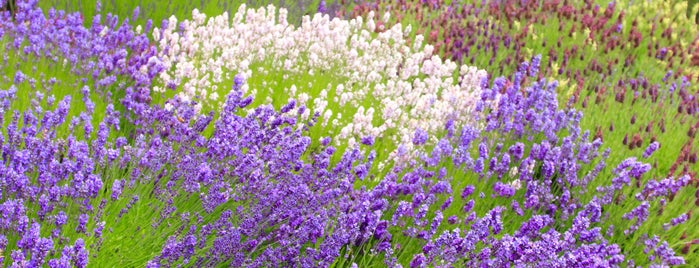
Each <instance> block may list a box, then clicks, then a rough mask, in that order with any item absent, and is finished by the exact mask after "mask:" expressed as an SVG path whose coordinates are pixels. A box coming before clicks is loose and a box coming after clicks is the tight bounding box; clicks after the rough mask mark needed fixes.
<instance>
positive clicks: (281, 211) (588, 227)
mask: <svg viewBox="0 0 699 268" xmlns="http://www.w3.org/2000/svg"><path fill="white" fill-rule="evenodd" d="M532 66H533V65H532ZM532 66H530V65H529V64H526V63H525V64H523V65H522V66H521V69H520V72H518V73H517V74H515V77H523V76H525V75H524V74H526V73H532V74H533V76H532V77H535V75H536V73H537V69H536V67H532ZM556 85H557V83H556V82H555V81H553V82H547V81H546V80H539V81H536V82H532V83H531V84H526V83H524V82H523V79H519V80H517V81H516V82H515V83H514V84H512V83H510V84H506V83H504V78H499V79H496V80H495V81H494V82H493V85H492V87H490V88H487V89H485V90H484V93H483V95H482V100H483V101H495V102H498V103H497V104H498V105H497V106H495V107H498V108H497V109H496V110H495V109H493V110H489V109H488V108H485V107H482V108H483V109H484V112H487V114H488V115H489V116H488V117H487V119H486V122H484V123H485V125H486V126H487V127H486V128H485V129H484V130H483V131H481V130H479V129H478V128H475V127H473V126H466V127H463V128H460V129H457V128H455V126H454V125H453V124H451V123H447V124H446V125H445V130H446V134H444V135H443V136H437V137H436V138H437V139H438V140H439V141H438V142H437V145H435V146H434V147H433V148H431V149H429V147H425V145H424V144H423V142H424V140H425V138H426V136H425V135H426V134H425V132H424V131H419V130H418V131H417V132H415V133H414V136H413V143H414V145H415V146H416V147H418V148H420V149H421V150H420V151H422V152H423V153H422V156H421V157H420V158H418V159H412V160H411V161H410V162H409V163H408V164H406V165H405V166H396V167H395V168H394V169H393V170H390V171H388V173H385V174H384V175H382V177H380V178H378V185H376V186H375V187H371V188H365V187H362V188H359V189H357V188H355V187H353V185H355V184H356V183H357V180H362V179H365V178H367V177H368V176H371V175H373V174H371V173H368V172H367V170H369V169H370V167H371V166H372V165H373V164H374V163H373V160H374V151H373V150H371V148H372V147H371V145H370V144H371V143H367V144H369V145H366V146H360V147H358V148H355V149H350V150H348V151H346V152H344V153H342V157H341V160H340V161H339V162H338V163H332V162H331V161H330V158H331V156H332V155H333V154H335V153H336V150H335V149H334V148H333V147H332V146H330V139H329V138H327V139H324V140H323V142H322V144H321V145H320V147H318V148H314V149H312V153H311V157H310V160H311V162H306V160H304V159H303V157H302V155H303V154H305V152H306V151H307V150H309V148H308V146H309V142H310V140H309V139H308V138H307V137H304V136H303V132H302V131H300V129H298V128H294V126H295V123H296V120H294V119H293V118H296V117H298V114H296V115H294V114H288V115H287V116H288V117H287V116H282V117H278V116H275V117H274V118H287V119H275V120H272V121H270V120H266V119H265V118H267V116H266V115H264V114H265V113H263V112H261V111H264V109H262V110H261V109H259V108H258V109H256V112H255V113H254V114H253V115H248V116H247V117H238V116H223V117H222V118H221V119H220V120H219V121H217V122H216V123H215V124H216V130H215V132H214V135H213V136H212V138H210V139H208V142H207V141H206V140H202V141H200V142H198V143H197V144H198V145H197V146H201V147H203V148H198V149H193V151H200V153H198V154H190V155H192V157H191V158H189V160H188V162H187V165H186V166H182V167H184V168H182V170H187V171H186V172H193V173H192V174H191V175H189V176H187V175H184V174H183V175H182V176H178V178H180V181H179V182H178V183H181V184H182V185H190V184H191V183H193V182H199V181H200V180H201V179H202V178H212V179H213V178H216V179H213V181H212V179H204V182H210V183H213V185H216V186H213V187H212V188H209V189H208V190H204V191H202V190H203V188H202V189H199V188H198V187H195V188H194V189H193V190H194V192H201V193H200V194H199V195H200V196H201V197H203V198H204V201H206V200H213V202H212V203H210V202H204V203H203V204H202V205H203V207H202V208H203V210H204V211H206V212H212V211H215V210H216V209H215V208H212V207H211V205H218V206H222V205H223V204H227V202H232V203H230V204H231V205H226V206H225V207H226V208H224V211H223V212H222V213H220V214H217V215H219V216H218V217H215V220H214V221H206V220H204V219H205V218H207V217H205V216H200V217H199V218H198V220H197V221H196V222H194V223H191V225H188V226H187V227H183V228H182V231H181V232H179V233H178V234H176V235H173V236H171V237H170V238H169V239H168V242H167V243H166V245H164V246H163V249H162V251H161V253H160V254H159V255H158V256H157V257H156V258H154V259H153V260H152V261H151V262H149V266H150V267H158V266H161V265H164V266H171V265H177V264H193V265H195V266H212V265H216V264H222V263H225V264H227V265H232V266H252V267H260V266H302V267H317V266H321V267H325V266H330V265H348V266H349V265H357V263H356V262H359V258H362V259H363V258H364V257H361V256H362V255H364V254H369V255H370V256H381V257H379V258H378V259H376V260H372V261H371V262H369V263H364V262H362V263H361V264H362V265H388V266H400V265H409V266H411V267H428V266H435V265H466V266H484V267H491V266H494V267H500V266H503V265H509V264H515V265H535V264H538V265H544V266H547V267H548V266H573V265H582V266H599V267H616V266H621V265H624V264H626V265H633V264H634V263H635V261H636V260H633V259H626V257H625V254H627V253H628V252H624V251H623V250H622V249H621V248H620V247H619V246H618V245H616V244H615V243H613V242H611V240H613V239H617V238H616V237H615V236H617V235H619V234H621V232H623V233H625V235H630V234H633V233H634V232H635V231H636V230H638V227H639V226H641V225H644V224H647V223H645V222H644V220H645V218H644V216H643V215H644V214H643V213H647V211H648V210H649V209H650V208H651V206H652V207H656V206H658V204H659V203H663V202H665V201H664V200H665V199H666V198H667V197H669V196H671V195H674V194H675V193H677V191H678V190H680V189H682V188H683V187H684V186H686V185H687V183H688V181H689V177H688V176H684V177H682V178H679V179H678V180H674V179H672V178H668V179H666V180H664V183H665V181H667V186H659V185H658V184H657V183H655V182H651V183H649V184H648V185H647V186H646V187H645V188H644V190H643V191H644V192H649V191H652V192H653V195H649V194H639V195H638V199H639V200H641V201H642V204H641V205H640V206H638V207H636V208H633V209H630V210H629V211H628V213H627V214H625V215H623V216H621V215H610V214H608V213H605V212H604V211H608V210H612V209H615V208H617V209H618V208H623V207H627V206H628V205H627V204H626V202H629V203H630V204H633V201H624V200H621V199H618V197H619V196H620V195H624V194H625V192H626V191H629V190H631V191H638V190H634V189H633V188H630V187H629V186H631V185H632V184H631V181H632V180H634V179H635V178H641V177H642V176H643V174H644V173H646V172H647V171H648V170H649V168H650V166H649V165H647V164H644V163H642V162H639V161H637V160H636V159H634V158H629V159H627V160H625V161H624V162H622V163H620V164H619V165H618V166H617V167H616V168H615V169H614V174H615V177H614V179H613V180H611V182H610V181H608V180H605V179H604V178H603V177H602V176H600V173H601V172H602V171H603V170H604V169H605V167H606V162H605V160H606V158H607V157H608V155H609V151H608V150H606V151H604V152H602V151H601V145H602V143H601V141H600V140H599V139H595V140H590V139H591V137H590V135H589V132H585V133H581V130H580V128H579V126H578V122H579V120H580V117H581V114H579V113H577V112H574V111H569V112H565V111H562V110H559V109H558V108H557V106H556V102H557V100H556V98H555V97H556V96H555V87H556ZM240 94H242V93H240V92H238V91H233V93H232V94H231V95H229V97H228V98H227V102H226V104H225V106H224V110H226V111H228V113H225V114H234V113H233V110H234V109H237V107H240V106H245V105H246V104H247V103H248V101H247V99H246V98H242V96H241V95H240ZM241 103H242V104H241ZM486 110H487V111H486ZM267 111H268V112H267V113H272V114H273V113H275V112H273V111H271V110H267ZM256 117H257V118H256ZM251 119H254V120H253V121H252V122H254V123H244V122H250V121H249V120H251ZM281 122H283V123H281ZM280 124H281V125H280ZM287 124H288V125H287ZM294 129H296V130H294ZM280 131H281V133H286V135H282V137H280V136H279V135H281V134H276V133H280ZM263 133H264V134H263ZM563 133H568V134H565V135H562V134H563ZM287 135H289V136H287ZM559 135H562V136H561V137H560V138H559ZM530 136H539V137H540V138H537V139H536V140H527V137H530ZM200 139H201V138H200ZM252 140H254V142H252ZM525 142H526V143H528V144H529V145H525ZM505 143H507V144H509V145H507V146H506V145H505ZM241 147H242V148H245V149H243V150H241ZM258 150H262V151H263V152H264V153H257V152H258ZM474 152H476V154H475V155H474ZM195 159H196V160H195ZM190 161H191V162H190ZM201 163H205V164H201ZM224 163H225V164H224ZM243 163H244V164H243ZM202 165H203V166H202ZM231 167H237V168H233V169H231ZM224 173H225V174H226V175H219V176H216V175H215V174H224ZM202 176H203V177H202ZM457 178H460V179H457ZM216 182H219V183H220V184H219V185H217V183H216ZM195 185H200V183H195ZM595 185H603V186H600V187H598V188H595ZM663 185H665V184H663ZM221 187H223V188H221ZM664 187H665V188H664ZM667 187H669V188H667ZM184 189H187V190H186V191H190V190H189V189H192V188H191V187H184ZM646 189H647V190H646ZM212 190H213V192H212ZM243 204H244V205H243ZM642 211H646V212H642ZM683 215H686V214H683ZM683 217H686V216H679V218H678V219H677V220H673V221H672V223H671V224H672V225H673V226H674V225H678V224H681V222H683V221H684V220H683ZM522 218H523V219H522ZM610 218H619V219H628V222H627V223H625V226H613V225H609V222H610V220H609V219H610ZM516 219H518V220H516ZM513 221H516V222H518V223H519V224H514V225H513V224H512V223H513ZM563 223H567V224H563ZM666 228H671V227H670V226H668V227H666ZM212 240H213V241H212ZM644 243H646V244H647V245H649V248H653V249H654V250H653V251H650V250H649V251H647V252H646V253H647V254H648V255H647V257H648V261H650V262H651V263H655V264H658V265H678V264H682V263H684V261H683V259H682V257H679V256H676V255H675V254H674V252H673V251H672V249H670V248H669V247H668V246H667V243H666V242H665V244H661V243H660V238H659V237H657V236H656V237H654V238H653V239H647V240H645V242H644ZM410 244H412V246H411V247H407V246H408V245H410ZM415 244H417V246H416V245H415ZM208 245H211V246H208ZM656 245H659V246H656ZM374 258H376V257H374ZM343 260H347V262H345V261H343ZM401 260H402V261H401ZM405 260H408V261H409V262H405Z"/></svg>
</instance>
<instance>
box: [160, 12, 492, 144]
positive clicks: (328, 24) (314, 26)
mask: <svg viewBox="0 0 699 268" xmlns="http://www.w3.org/2000/svg"><path fill="white" fill-rule="evenodd" d="M276 12H277V9H276V8H274V7H273V6H271V5H270V6H268V7H267V8H266V9H265V8H259V9H257V10H255V9H247V8H246V6H245V5H242V6H241V7H240V9H239V10H238V12H237V13H236V14H235V15H234V16H233V19H232V22H229V19H228V18H229V16H228V14H226V13H224V14H222V15H219V16H216V17H210V18H207V17H206V15H204V14H202V13H200V12H199V11H198V10H194V11H193V12H192V19H191V20H184V21H182V22H181V23H178V20H177V19H176V18H175V17H171V18H170V20H169V23H168V27H167V29H157V28H155V29H154V30H153V37H154V39H155V40H156V41H157V42H158V45H159V48H160V51H161V55H160V56H161V58H162V60H163V62H164V64H165V66H166V70H167V71H166V72H163V73H162V74H161V75H160V80H161V83H160V84H161V85H168V84H174V85H176V86H177V90H178V94H179V96H180V97H181V98H182V99H183V100H185V101H187V100H196V101H197V102H198V103H203V104H204V105H207V104H213V105H215V103H217V102H218V101H219V100H218V99H219V98H220V97H221V95H219V93H218V91H219V89H218V88H219V86H218V84H220V83H222V82H223V81H230V80H231V79H232V78H233V76H234V75H235V74H237V73H240V74H242V75H243V76H244V77H245V78H250V77H253V76H256V75H266V76H268V75H269V74H270V73H272V74H280V75H281V76H282V77H283V78H284V80H286V79H287V78H288V77H289V75H291V76H294V75H305V74H310V75H316V76H318V75H322V76H328V77H330V78H331V79H330V80H331V81H333V82H330V84H328V85H316V86H320V87H324V88H325V89H324V90H322V91H321V92H320V94H319V95H318V96H309V94H308V93H307V92H306V91H304V89H305V88H304V87H303V86H300V87H297V86H295V85H293V86H292V85H276V84H274V82H272V84H271V85H270V84H268V83H266V82H265V83H264V86H266V87H270V88H273V89H275V91H274V93H273V96H271V97H281V98H287V97H288V98H294V99H296V100H297V101H298V102H299V103H301V104H305V105H307V107H308V108H310V109H311V110H312V112H319V113H320V115H321V117H320V120H321V121H322V122H321V124H323V125H331V126H333V127H335V128H338V129H339V130H340V131H339V133H336V134H339V136H338V137H336V138H335V140H336V141H338V140H346V141H347V142H348V143H349V144H350V145H352V144H353V143H355V142H356V139H358V138H361V137H363V136H367V135H371V136H374V137H381V136H382V134H383V133H384V132H385V131H386V130H387V129H397V130H398V133H399V135H397V136H395V137H391V138H392V139H394V140H395V141H396V142H400V143H404V144H407V143H410V140H411V138H412V134H413V133H414V131H415V129H416V128H421V129H423V130H426V131H428V132H433V131H436V130H439V129H443V128H444V125H445V124H446V122H447V120H450V119H451V120H455V121H457V122H464V121H469V120H471V118H473V116H474V114H473V109H472V108H473V107H474V106H475V102H476V99H477V98H478V97H479V96H480V88H479V84H480V82H481V80H482V79H483V78H484V77H485V76H486V73H485V71H483V70H478V69H476V68H474V67H468V66H461V67H460V69H457V68H459V67H458V66H457V64H456V63H454V62H452V61H450V60H446V61H443V60H442V59H441V58H440V57H439V56H437V55H433V50H434V47H433V46H431V45H429V44H423V39H424V38H423V37H422V36H421V35H418V36H417V37H416V38H415V40H413V42H412V45H408V42H407V40H406V39H405V38H404V36H405V35H407V33H408V32H409V28H410V27H408V28H407V29H405V30H406V31H404V30H403V28H402V26H401V25H400V24H396V25H394V26H393V27H391V28H389V29H381V30H383V31H381V32H380V33H376V31H375V30H376V29H375V27H376V26H375V25H376V23H375V21H374V14H373V13H371V14H369V15H368V17H367V18H366V21H365V20H364V19H363V18H361V17H358V18H356V19H352V20H341V19H338V18H334V19H332V20H331V19H330V18H329V17H328V16H327V15H321V14H315V15H314V16H313V17H312V18H311V17H309V16H305V17H303V19H302V23H301V25H300V26H299V27H295V26H294V25H291V24H289V23H288V22H287V19H286V17H287V11H286V10H285V9H279V10H278V12H279V14H278V15H277V13H276ZM387 18H388V14H387V15H385V16H384V19H387ZM382 27H383V26H382ZM264 64H267V65H264ZM270 64H271V65H270ZM260 65H263V66H268V67H267V68H271V69H269V70H265V69H264V68H263V67H251V66H260ZM457 71H458V73H457ZM455 77H457V78H456V79H455ZM455 80H456V81H455ZM334 81H338V82H334ZM289 86H290V88H286V87H289ZM308 86H309V88H310V87H312V84H310V83H309V85H308ZM251 87H254V85H251ZM281 88H286V89H284V90H281ZM154 90H155V91H160V92H162V91H164V88H163V87H156V88H155V89H154ZM257 92H258V91H257V90H255V89H252V90H249V91H248V92H247V93H248V94H255V93H257ZM257 97H262V98H267V100H268V101H270V100H271V98H269V97H270V96H257ZM364 103H373V105H374V106H373V107H363V104H364ZM343 112H345V113H353V114H344V115H343V114H342V113H343ZM311 114H312V113H311ZM343 116H344V117H345V118H346V119H347V118H351V120H352V121H351V123H347V124H344V125H343V123H342V121H343V120H342V118H343ZM344 121H345V122H346V121H348V120H344ZM471 121H472V120H471Z"/></svg>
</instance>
